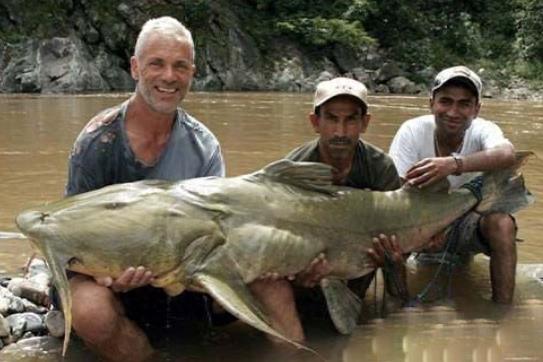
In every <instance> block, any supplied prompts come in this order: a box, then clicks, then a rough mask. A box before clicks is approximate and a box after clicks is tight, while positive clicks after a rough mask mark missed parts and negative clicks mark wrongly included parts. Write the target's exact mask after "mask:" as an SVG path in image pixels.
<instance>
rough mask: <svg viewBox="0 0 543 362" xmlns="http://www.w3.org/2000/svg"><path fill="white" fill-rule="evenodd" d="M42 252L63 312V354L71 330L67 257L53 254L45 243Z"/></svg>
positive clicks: (63, 353)
mask: <svg viewBox="0 0 543 362" xmlns="http://www.w3.org/2000/svg"><path fill="white" fill-rule="evenodd" d="M42 253H43V256H44V257H45V261H46V262H47V265H48V267H49V270H50V271H51V275H52V277H53V282H54V284H55V287H56V288H57V292H58V294H59V296H60V302H61V307H62V314H64V343H63V345H62V356H65V355H66V351H67V350H68V344H69V342H70V333H71V331H72V295H71V292H70V285H69V282H68V277H67V275H66V269H65V267H66V266H67V265H68V260H69V258H68V257H66V258H59V257H58V256H55V254H54V253H53V251H52V250H51V249H50V248H49V247H48V246H47V245H45V246H44V249H42Z"/></svg>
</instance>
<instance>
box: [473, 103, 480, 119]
mask: <svg viewBox="0 0 543 362" xmlns="http://www.w3.org/2000/svg"><path fill="white" fill-rule="evenodd" d="M480 110H481V102H479V101H477V105H476V106H475V117H473V118H477V117H478V116H479V111H480Z"/></svg>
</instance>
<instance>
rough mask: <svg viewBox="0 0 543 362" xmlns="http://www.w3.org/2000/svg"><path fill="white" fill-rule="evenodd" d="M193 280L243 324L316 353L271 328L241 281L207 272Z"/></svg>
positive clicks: (198, 274)
mask: <svg viewBox="0 0 543 362" xmlns="http://www.w3.org/2000/svg"><path fill="white" fill-rule="evenodd" d="M193 280H194V281H195V282H196V283H199V284H201V285H202V286H203V287H204V289H205V291H206V292H207V293H209V294H211V296H212V297H213V298H214V299H215V300H216V301H217V302H218V303H219V304H220V305H221V306H222V307H223V308H225V309H226V310H227V311H228V312H230V313H232V314H233V315H234V316H236V317H237V318H239V319H240V320H242V321H243V322H245V323H247V324H249V325H251V326H253V327H254V328H256V329H259V330H261V331H262V332H264V333H268V334H270V335H272V336H274V337H277V338H279V339H281V340H284V341H286V342H288V343H290V344H293V345H294V346H296V347H298V348H302V349H305V350H309V351H311V352H314V351H313V350H311V349H309V348H308V347H305V346H304V345H302V344H300V343H297V342H295V341H293V340H292V339H290V338H288V337H286V336H284V335H283V334H282V333H280V332H279V331H277V330H275V329H274V328H273V327H272V326H271V324H270V321H269V318H268V317H267V316H266V314H265V313H264V312H263V311H262V308H261V307H260V305H259V303H258V302H257V301H256V300H255V298H254V297H253V295H252V294H251V292H250V290H249V289H248V288H247V286H246V285H245V284H244V283H243V281H242V280H241V279H234V278H232V277H231V278H229V279H228V280H224V279H223V278H219V277H215V276H213V275H210V274H206V273H205V272H197V273H196V274H195V275H194V276H193Z"/></svg>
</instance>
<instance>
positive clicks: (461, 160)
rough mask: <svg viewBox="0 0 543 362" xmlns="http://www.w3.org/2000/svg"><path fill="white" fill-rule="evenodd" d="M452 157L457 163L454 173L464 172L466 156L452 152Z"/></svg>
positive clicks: (458, 174) (456, 174)
mask: <svg viewBox="0 0 543 362" xmlns="http://www.w3.org/2000/svg"><path fill="white" fill-rule="evenodd" d="M451 157H452V158H453V160H454V162H455V163H456V170H455V171H454V172H453V175H455V176H460V175H461V174H462V172H464V157H462V155H460V154H458V153H455V152H453V153H451Z"/></svg>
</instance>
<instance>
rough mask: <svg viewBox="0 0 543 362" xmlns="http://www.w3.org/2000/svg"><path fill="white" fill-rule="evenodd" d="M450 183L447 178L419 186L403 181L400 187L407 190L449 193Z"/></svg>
mask: <svg viewBox="0 0 543 362" xmlns="http://www.w3.org/2000/svg"><path fill="white" fill-rule="evenodd" d="M450 188H451V184H450V183H449V180H447V178H444V179H441V180H439V181H438V182H436V183H433V184H431V185H428V186H425V187H423V188H419V187H417V186H413V185H411V184H410V183H409V182H405V183H404V184H403V186H402V189H403V190H405V191H407V192H431V193H445V194H447V193H449V191H450Z"/></svg>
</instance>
